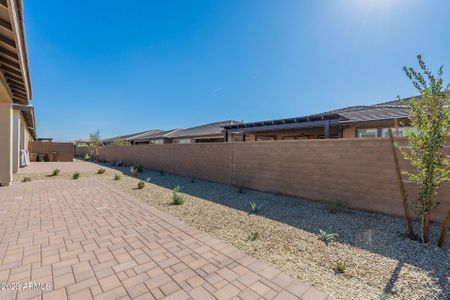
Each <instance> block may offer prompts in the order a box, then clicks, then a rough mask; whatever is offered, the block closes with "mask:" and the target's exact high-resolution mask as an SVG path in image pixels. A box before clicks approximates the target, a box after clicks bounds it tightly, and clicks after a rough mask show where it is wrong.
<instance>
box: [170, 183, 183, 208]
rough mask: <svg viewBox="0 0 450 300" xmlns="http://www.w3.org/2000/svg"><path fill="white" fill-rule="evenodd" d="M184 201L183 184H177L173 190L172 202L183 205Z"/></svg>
mask: <svg viewBox="0 0 450 300" xmlns="http://www.w3.org/2000/svg"><path fill="white" fill-rule="evenodd" d="M183 203H184V197H183V194H182V193H181V186H179V185H177V186H176V187H174V188H173V191H172V204H173V205H181V204H183Z"/></svg>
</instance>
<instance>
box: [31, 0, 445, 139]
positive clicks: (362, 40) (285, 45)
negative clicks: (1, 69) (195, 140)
mask: <svg viewBox="0 0 450 300" xmlns="http://www.w3.org/2000/svg"><path fill="white" fill-rule="evenodd" d="M24 5H25V23H26V24H25V25H26V32H27V41H28V51H29V58H30V67H31V76H32V87H33V104H34V105H35V109H36V120H37V132H38V136H41V137H53V138H55V139H57V140H68V139H75V138H83V137H87V136H88V135H89V133H90V132H93V131H95V130H96V129H99V130H100V133H101V135H102V137H108V136H113V135H117V134H123V133H131V132H137V131H143V130H148V129H152V128H161V129H170V128H176V127H190V126H194V125H197V124H204V123H208V122H213V121H220V120H225V119H235V120H244V121H258V120H266V119H274V118H285V117H295V116H301V115H306V114H312V113H318V112H322V111H326V110H329V109H334V108H339V107H344V106H349V105H357V104H372V103H377V102H381V101H387V100H391V99H394V98H395V97H396V96H397V95H400V96H402V97H406V96H411V95H413V94H415V90H414V89H413V87H412V85H411V84H410V82H409V81H408V80H407V79H406V77H405V76H404V74H403V72H402V66H404V65H414V66H415V65H416V63H415V56H416V54H417V53H422V54H423V56H424V58H425V60H426V61H427V62H428V63H429V65H430V66H431V67H433V68H436V67H437V66H438V65H440V64H444V65H446V66H448V67H447V69H444V70H446V71H447V75H448V74H450V18H449V17H448V12H449V11H450V1H446V0H442V1H438V0H436V1H433V0H431V1H415V0H341V1H339V0H334V1H333V0H321V1H318V0H315V1H312V0H311V1H300V0H292V1H289V0H276V1H273V0H267V1H264V0H226V1H217V0H210V1H197V0H196V1H186V0H179V1H167V0H160V1H150V0H141V1H128V2H127V1H88V0H80V1H60V0H58V1H57V0H45V1H31V0H28V1H27V0H26V1H25V3H24ZM446 78H449V76H446Z"/></svg>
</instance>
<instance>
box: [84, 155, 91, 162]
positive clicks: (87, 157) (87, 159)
mask: <svg viewBox="0 0 450 300" xmlns="http://www.w3.org/2000/svg"><path fill="white" fill-rule="evenodd" d="M84 160H85V161H90V160H92V156H91V155H90V154H88V153H86V154H85V155H84Z"/></svg>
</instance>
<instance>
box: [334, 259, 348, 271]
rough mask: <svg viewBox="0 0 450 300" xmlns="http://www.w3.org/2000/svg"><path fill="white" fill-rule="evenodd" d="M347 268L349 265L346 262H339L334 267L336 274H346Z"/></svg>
mask: <svg viewBox="0 0 450 300" xmlns="http://www.w3.org/2000/svg"><path fill="white" fill-rule="evenodd" d="M346 268H347V265H346V264H345V262H342V261H338V262H337V263H336V265H335V266H334V271H335V272H336V273H345V269H346Z"/></svg>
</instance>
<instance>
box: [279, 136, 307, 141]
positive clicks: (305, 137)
mask: <svg viewBox="0 0 450 300" xmlns="http://www.w3.org/2000/svg"><path fill="white" fill-rule="evenodd" d="M307 139H309V136H307V135H298V136H283V137H282V140H284V141H291V140H307Z"/></svg>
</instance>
